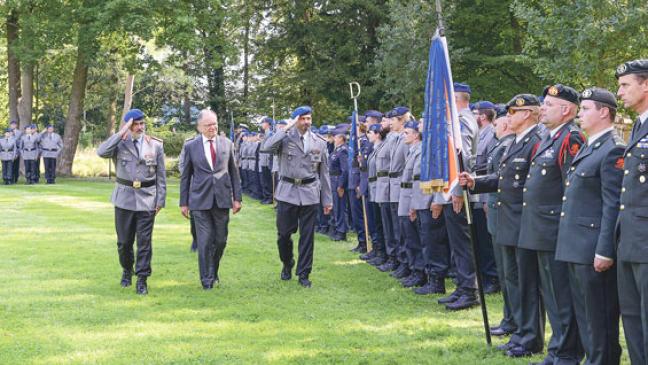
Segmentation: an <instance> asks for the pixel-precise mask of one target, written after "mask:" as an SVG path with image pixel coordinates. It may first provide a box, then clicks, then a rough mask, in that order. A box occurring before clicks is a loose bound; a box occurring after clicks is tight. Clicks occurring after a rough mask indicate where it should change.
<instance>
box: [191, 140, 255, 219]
mask: <svg viewBox="0 0 648 365" xmlns="http://www.w3.org/2000/svg"><path fill="white" fill-rule="evenodd" d="M203 141H204V139H203V136H202V135H201V136H198V137H196V138H195V139H193V140H191V141H189V142H187V144H186V145H185V155H184V161H183V162H184V163H183V165H184V168H183V170H182V175H181V177H180V206H186V205H188V206H189V210H209V209H211V208H212V207H213V206H214V203H215V204H216V206H217V207H218V208H231V207H232V200H236V201H241V199H242V197H241V178H240V177H239V171H238V168H237V167H236V163H235V162H234V158H235V156H234V145H233V144H232V142H231V141H230V140H229V139H227V138H224V137H221V136H217V137H216V156H217V157H216V166H214V169H213V170H212V168H211V167H210V166H209V162H207V157H206V156H205V150H204V147H203Z"/></svg>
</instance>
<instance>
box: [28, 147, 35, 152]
mask: <svg viewBox="0 0 648 365" xmlns="http://www.w3.org/2000/svg"><path fill="white" fill-rule="evenodd" d="M25 151H27V152H31V151H36V149H35V148H25Z"/></svg>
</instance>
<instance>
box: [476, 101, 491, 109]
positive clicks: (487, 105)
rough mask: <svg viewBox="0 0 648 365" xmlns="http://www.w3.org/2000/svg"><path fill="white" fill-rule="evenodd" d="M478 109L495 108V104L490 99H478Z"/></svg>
mask: <svg viewBox="0 0 648 365" xmlns="http://www.w3.org/2000/svg"><path fill="white" fill-rule="evenodd" d="M475 108H476V109H495V104H493V103H491V102H490V101H478V102H477V103H475Z"/></svg>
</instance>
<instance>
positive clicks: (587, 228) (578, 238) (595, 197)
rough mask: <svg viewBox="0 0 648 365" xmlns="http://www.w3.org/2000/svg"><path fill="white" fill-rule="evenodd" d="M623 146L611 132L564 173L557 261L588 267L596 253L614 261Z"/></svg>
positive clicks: (577, 158)
mask: <svg viewBox="0 0 648 365" xmlns="http://www.w3.org/2000/svg"><path fill="white" fill-rule="evenodd" d="M624 149H625V144H624V143H623V141H622V140H621V139H620V138H619V137H618V136H617V135H616V133H615V132H614V131H610V132H608V133H606V134H604V135H603V136H601V137H600V138H599V139H597V140H596V141H594V144H593V145H591V146H590V145H588V146H587V147H585V148H583V150H582V151H580V152H579V153H578V155H576V157H575V158H574V160H573V161H572V166H571V167H570V168H569V172H568V174H567V176H568V177H567V181H568V182H569V185H568V186H566V187H565V197H564V198H563V206H562V213H563V214H561V218H560V228H559V230H558V243H557V245H556V260H560V261H565V262H573V263H576V264H589V265H591V264H592V263H593V262H594V256H595V255H596V254H598V255H601V256H605V257H609V258H611V259H616V252H615V244H614V229H615V225H616V221H617V215H618V214H619V196H620V195H621V181H622V180H623V151H624Z"/></svg>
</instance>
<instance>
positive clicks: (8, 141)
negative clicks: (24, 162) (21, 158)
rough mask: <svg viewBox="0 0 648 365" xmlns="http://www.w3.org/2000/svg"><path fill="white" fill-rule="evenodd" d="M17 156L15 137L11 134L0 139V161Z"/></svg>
mask: <svg viewBox="0 0 648 365" xmlns="http://www.w3.org/2000/svg"><path fill="white" fill-rule="evenodd" d="M17 157H18V147H17V146H16V139H15V138H14V137H13V136H12V137H9V138H4V137H2V139H0V161H13V160H15V159H16V158H17Z"/></svg>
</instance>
